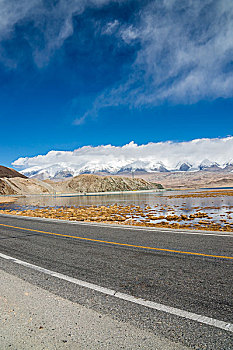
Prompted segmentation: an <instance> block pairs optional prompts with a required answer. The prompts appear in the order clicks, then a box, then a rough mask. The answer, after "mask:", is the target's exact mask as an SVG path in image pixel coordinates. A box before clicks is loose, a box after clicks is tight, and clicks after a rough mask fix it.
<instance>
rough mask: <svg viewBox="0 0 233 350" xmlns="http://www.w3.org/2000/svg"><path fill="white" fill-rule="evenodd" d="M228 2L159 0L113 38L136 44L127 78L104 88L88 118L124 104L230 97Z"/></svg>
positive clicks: (232, 19)
mask: <svg viewBox="0 0 233 350" xmlns="http://www.w3.org/2000/svg"><path fill="white" fill-rule="evenodd" d="M232 33H233V2H232V1H231V0H225V1H222V0H191V1H186V0H173V1H172V0H171V1H170V0H169V1H167V0H161V1H153V2H151V3H150V4H149V5H148V6H147V7H145V8H143V9H142V11H141V12H140V14H139V15H138V17H137V18H136V20H135V23H134V24H132V23H131V24H129V25H128V26H126V25H125V24H123V25H122V26H121V27H120V28H119V31H118V35H119V36H120V37H121V38H122V39H123V41H124V42H126V43H128V44H129V45H130V44H132V45H134V44H135V42H137V44H138V45H139V47H140V48H139V49H138V51H137V56H136V59H135V61H134V63H133V65H132V70H131V72H130V74H129V75H128V76H126V77H124V78H123V79H122V81H121V82H117V83H116V84H115V86H114V87H113V88H111V89H106V90H105V91H104V92H103V93H102V94H100V96H98V98H97V99H96V101H95V102H94V105H93V109H91V110H90V114H92V113H93V111H96V110H98V109H100V108H103V107H108V106H118V105H121V104H126V105H129V106H138V107H140V106H145V105H149V106H151V105H152V106H153V105H158V104H161V103H163V102H165V101H169V102H171V103H174V104H177V103H182V104H189V103H195V102H198V101H200V100H205V99H207V100H213V99H216V98H220V97H222V98H231V97H233V89H232V86H233V59H232V57H233V35H232Z"/></svg>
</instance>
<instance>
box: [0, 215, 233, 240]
mask: <svg viewBox="0 0 233 350" xmlns="http://www.w3.org/2000/svg"><path fill="white" fill-rule="evenodd" d="M1 216H2V217H5V218H9V217H10V218H13V219H22V220H34V221H45V222H46V221H47V222H51V223H61V224H70V225H83V226H96V227H105V228H110V229H111V228H118V229H120V230H133V231H152V232H153V231H154V232H157V231H158V232H159V233H174V234H176V233H180V234H184V235H199V236H215V237H232V238H233V233H230V232H227V233H224V232H223V233H221V232H220V231H204V230H203V231H200V230H195V231H192V230H188V229H187V230H182V229H172V228H170V229H169V228H167V229H164V228H160V227H143V226H141V227H140V226H131V225H122V224H119V225H114V224H103V223H99V222H98V223H97V222H83V221H70V220H60V219H50V218H39V217H29V216H19V215H10V214H0V217H1ZM225 232H226V231H225Z"/></svg>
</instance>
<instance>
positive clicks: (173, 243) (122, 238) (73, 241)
mask: <svg viewBox="0 0 233 350" xmlns="http://www.w3.org/2000/svg"><path fill="white" fill-rule="evenodd" d="M9 226H11V227H9ZM33 230H34V231H33ZM38 231H43V232H38ZM45 232H47V233H45ZM55 234H58V235H55ZM64 235H65V236H64ZM68 236H72V237H68ZM78 237H79V238H78ZM81 238H86V239H81ZM94 240H96V241H94ZM100 241H102V242H100ZM109 242H112V243H109ZM114 242H115V243H120V244H113V243H114ZM232 243H233V235H232V234H229V235H228V234H226V233H223V234H221V233H220V234H218V233H213V234H211V233H210V232H202V233H200V234H199V233H196V234H193V232H191V231H187V232H185V231H175V230H147V229H135V228H132V229H129V228H121V227H114V226H110V225H109V226H106V225H103V226H102V225H91V224H90V225H89V224H78V223H75V224H72V223H65V222H57V221H52V220H37V219H25V218H13V217H9V216H3V215H1V216H0V253H2V254H5V255H8V256H11V257H14V258H17V259H19V260H22V261H25V262H28V263H31V264H34V265H37V266H40V267H42V268H45V269H48V270H52V271H56V272H58V273H61V274H63V275H65V276H69V277H72V278H75V279H78V280H82V281H86V282H89V283H92V284H95V285H97V286H102V287H106V288H109V289H111V290H114V291H117V292H121V293H125V294H127V295H130V296H134V297H137V298H143V299H145V300H147V301H152V302H155V303H159V304H162V305H166V306H169V307H173V308H177V309H179V310H184V311H188V312H190V313H195V314H199V315H201V316H205V317H209V318H214V319H216V320H218V321H225V322H227V323H233V312H232V311H233V307H232V306H233V298H232V296H233V293H232V291H233V289H232V282H233V279H232V275H233V274H232V272H233V268H232V267H233V260H232V259H230V257H233V244H232ZM139 246H140V247H144V248H140V247H139ZM145 247H147V248H145ZM148 247H149V248H157V250H155V249H148ZM177 251H179V253H178V252H177ZM216 256H218V257H216ZM219 256H222V257H225V258H220V257H219ZM0 268H1V269H2V270H4V271H5V272H7V273H10V274H11V275H15V276H17V277H19V278H20V279H23V280H25V281H27V282H29V283H31V284H33V285H35V286H39V287H42V288H43V289H44V290H47V291H49V292H51V293H53V294H55V295H57V296H59V297H63V298H65V299H67V300H70V301H72V302H74V303H77V304H79V305H83V306H85V307H88V308H89V309H91V310H94V311H97V312H99V313H101V314H103V315H107V316H109V317H111V318H112V319H115V320H119V321H124V322H130V324H131V325H132V326H134V327H137V328H138V329H146V330H148V331H152V332H154V333H155V334H156V335H158V336H161V337H163V338H166V339H168V341H169V342H176V343H180V344H182V345H184V346H186V347H189V348H193V349H216V350H218V349H219V350H224V349H226V350H230V349H233V337H232V335H233V333H232V332H229V331H226V330H223V329H220V328H218V327H213V326H210V325H207V324H204V323H202V322H198V321H194V320H192V319H189V318H185V317H180V316H177V315H175V314H171V313H169V312H164V311H158V310H155V309H151V308H149V307H145V306H142V305H138V304H135V303H132V302H130V301H125V300H120V299H119V298H116V297H114V296H109V295H105V294H103V293H100V292H97V291H94V290H91V289H88V288H85V287H81V286H78V285H76V284H74V283H72V282H68V281H65V280H62V279H59V278H57V277H54V276H51V275H46V274H44V273H43V272H39V271H35V270H33V269H31V268H30V267H25V266H20V265H18V264H16V263H14V262H13V261H9V260H6V259H3V258H0Z"/></svg>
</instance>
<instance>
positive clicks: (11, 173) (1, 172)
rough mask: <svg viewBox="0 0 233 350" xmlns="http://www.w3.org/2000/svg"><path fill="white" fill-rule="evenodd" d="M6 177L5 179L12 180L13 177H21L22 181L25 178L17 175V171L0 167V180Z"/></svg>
mask: <svg viewBox="0 0 233 350" xmlns="http://www.w3.org/2000/svg"><path fill="white" fill-rule="evenodd" d="M2 177H7V178H13V177H21V178H23V179H26V178H27V177H26V176H25V175H23V174H20V173H18V171H16V170H14V169H11V168H7V167H5V166H2V165H0V178H2Z"/></svg>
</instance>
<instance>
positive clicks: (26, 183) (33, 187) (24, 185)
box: [0, 177, 54, 195]
mask: <svg viewBox="0 0 233 350" xmlns="http://www.w3.org/2000/svg"><path fill="white" fill-rule="evenodd" d="M53 192H54V189H53V187H52V186H51V185H49V184H46V183H44V182H43V181H40V180H37V179H27V178H25V179H24V178H20V177H14V178H10V179H9V178H6V177H5V178H1V179H0V195H27V194H45V193H47V194H49V193H53Z"/></svg>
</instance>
